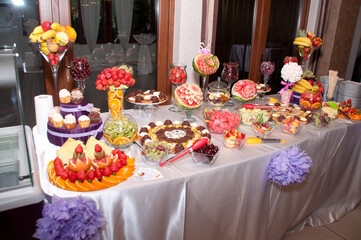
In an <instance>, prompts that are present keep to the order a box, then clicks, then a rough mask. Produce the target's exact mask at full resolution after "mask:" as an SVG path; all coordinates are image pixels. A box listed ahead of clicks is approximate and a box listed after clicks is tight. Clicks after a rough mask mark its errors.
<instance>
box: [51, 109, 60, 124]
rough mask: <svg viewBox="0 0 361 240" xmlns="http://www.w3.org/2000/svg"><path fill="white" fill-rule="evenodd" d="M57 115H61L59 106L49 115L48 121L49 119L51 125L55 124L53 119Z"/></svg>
mask: <svg viewBox="0 0 361 240" xmlns="http://www.w3.org/2000/svg"><path fill="white" fill-rule="evenodd" d="M57 113H60V107H59V106H57V107H53V109H51V110H50V112H49V113H48V119H49V122H50V123H51V124H53V117H54V115H55V114H57Z"/></svg>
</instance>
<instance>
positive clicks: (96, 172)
mask: <svg viewBox="0 0 361 240" xmlns="http://www.w3.org/2000/svg"><path fill="white" fill-rule="evenodd" d="M94 176H95V177H96V178H97V179H101V178H102V177H103V174H102V171H101V170H100V168H97V169H95V172H94Z"/></svg>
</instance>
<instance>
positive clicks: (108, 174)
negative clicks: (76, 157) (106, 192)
mask: <svg viewBox="0 0 361 240" xmlns="http://www.w3.org/2000/svg"><path fill="white" fill-rule="evenodd" d="M102 174H103V176H107V177H108V176H110V174H112V171H111V170H110V168H109V167H104V168H103V169H102Z"/></svg>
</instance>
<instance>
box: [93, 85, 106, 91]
mask: <svg viewBox="0 0 361 240" xmlns="http://www.w3.org/2000/svg"><path fill="white" fill-rule="evenodd" d="M95 88H96V89H98V90H103V88H104V86H103V84H99V85H98V86H96V87H95Z"/></svg>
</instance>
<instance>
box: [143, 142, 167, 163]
mask: <svg viewBox="0 0 361 240" xmlns="http://www.w3.org/2000/svg"><path fill="white" fill-rule="evenodd" d="M167 149H168V146H167V145H166V144H164V143H162V142H147V143H145V144H144V145H143V146H142V154H143V155H145V156H146V157H147V158H148V159H149V160H152V161H156V162H160V161H161V160H162V159H163V157H164V155H165V154H166V151H167Z"/></svg>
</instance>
